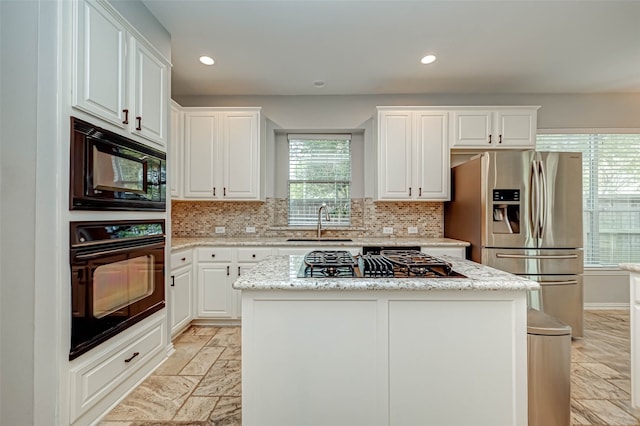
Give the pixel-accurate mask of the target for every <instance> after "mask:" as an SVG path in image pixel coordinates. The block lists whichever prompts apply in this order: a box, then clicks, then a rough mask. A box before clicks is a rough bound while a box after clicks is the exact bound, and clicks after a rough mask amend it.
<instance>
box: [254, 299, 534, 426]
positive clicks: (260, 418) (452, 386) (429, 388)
mask: <svg viewBox="0 0 640 426" xmlns="http://www.w3.org/2000/svg"><path fill="white" fill-rule="evenodd" d="M242 302H243V307H242V308H243V312H244V314H243V317H242V380H243V383H242V420H243V425H245V426H254V425H265V424H274V425H275V424H277V425H279V426H288V425H291V426H293V425H306V426H314V425H318V426H320V425H330V424H331V425H334V424H335V425H377V426H382V425H385V426H415V425H438V426H453V425H474V426H496V425H507V426H508V425H511V426H519V425H526V424H527V362H526V360H527V328H526V321H527V319H526V292H524V291H501V290H497V291H459V290H458V291H453V290H431V291H428V290H427V291H416V290H413V291H412V290H377V291H366V290H344V289H337V290H327V289H324V290H321V291H303V290H284V289H280V290H278V291H269V290H268V289H262V290H255V291H254V290H250V289H244V290H243V291H242Z"/></svg>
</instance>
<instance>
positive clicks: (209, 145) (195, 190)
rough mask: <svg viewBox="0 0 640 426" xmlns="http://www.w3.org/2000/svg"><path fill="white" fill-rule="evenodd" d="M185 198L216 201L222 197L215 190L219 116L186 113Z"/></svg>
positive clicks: (216, 189) (219, 192)
mask: <svg viewBox="0 0 640 426" xmlns="http://www.w3.org/2000/svg"><path fill="white" fill-rule="evenodd" d="M184 142H185V146H184V149H185V152H184V154H185V159H184V163H183V164H184V178H185V182H184V185H185V186H184V197H185V198H205V199H214V198H218V197H221V196H222V191H221V190H222V188H216V187H215V182H216V176H215V173H216V169H215V167H214V165H215V164H216V162H217V161H218V158H219V155H218V114H216V113H195V112H189V113H185V141H184Z"/></svg>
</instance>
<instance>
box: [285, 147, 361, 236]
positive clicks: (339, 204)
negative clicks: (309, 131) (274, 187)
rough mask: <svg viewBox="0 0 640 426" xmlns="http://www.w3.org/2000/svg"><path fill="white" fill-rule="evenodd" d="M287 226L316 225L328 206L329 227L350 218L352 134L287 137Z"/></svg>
mask: <svg viewBox="0 0 640 426" xmlns="http://www.w3.org/2000/svg"><path fill="white" fill-rule="evenodd" d="M288 139H289V225H292V226H304V225H316V224H317V220H318V209H319V208H320V206H321V205H322V203H326V204H327V206H328V210H329V214H330V216H331V225H333V226H336V225H338V226H340V225H342V226H345V225H349V223H350V218H351V199H350V194H349V190H350V186H351V135H291V134H290V135H288Z"/></svg>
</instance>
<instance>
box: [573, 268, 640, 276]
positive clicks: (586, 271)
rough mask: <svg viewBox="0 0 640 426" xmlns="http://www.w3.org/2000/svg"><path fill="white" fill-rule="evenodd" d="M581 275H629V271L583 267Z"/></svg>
mask: <svg viewBox="0 0 640 426" xmlns="http://www.w3.org/2000/svg"><path fill="white" fill-rule="evenodd" d="M583 275H585V276H613V275H629V271H625V270H622V269H620V268H616V267H607V268H596V267H585V268H584V272H583Z"/></svg>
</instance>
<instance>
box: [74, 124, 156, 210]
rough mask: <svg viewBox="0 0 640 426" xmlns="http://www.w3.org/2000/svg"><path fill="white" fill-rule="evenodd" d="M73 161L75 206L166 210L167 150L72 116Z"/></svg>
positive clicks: (87, 208)
mask: <svg viewBox="0 0 640 426" xmlns="http://www.w3.org/2000/svg"><path fill="white" fill-rule="evenodd" d="M70 160H71V162H70V168H71V169H70V171H71V173H70V182H69V208H70V209H71V210H76V209H84V210H155V211H164V210H165V207H166V191H167V184H166V155H165V154H164V153H163V152H161V151H158V150H155V149H153V148H151V147H148V146H146V145H143V144H140V143H138V142H135V141H133V140H131V139H128V138H125V137H123V136H120V135H118V134H116V133H113V132H110V131H108V130H104V129H102V128H100V127H98V126H94V125H93V124H90V123H87V122H86V121H82V120H80V119H78V118H75V117H71V159H70Z"/></svg>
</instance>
